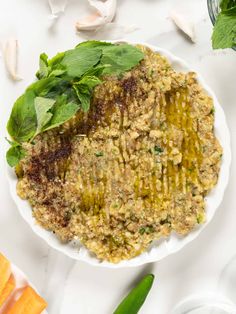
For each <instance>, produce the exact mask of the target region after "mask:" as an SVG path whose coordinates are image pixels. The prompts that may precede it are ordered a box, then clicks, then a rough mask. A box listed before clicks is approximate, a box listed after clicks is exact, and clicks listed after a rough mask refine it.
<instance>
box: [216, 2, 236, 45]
mask: <svg viewBox="0 0 236 314" xmlns="http://www.w3.org/2000/svg"><path fill="white" fill-rule="evenodd" d="M234 45H236V7H235V8H234V9H230V14H229V13H220V14H219V15H218V17H217V19H216V23H215V26H214V31H213V34H212V47H213V49H224V48H232V47H233V46H234Z"/></svg>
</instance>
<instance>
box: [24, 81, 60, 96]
mask: <svg viewBox="0 0 236 314" xmlns="http://www.w3.org/2000/svg"><path fill="white" fill-rule="evenodd" d="M60 82H61V79H60V78H57V77H47V78H43V79H41V80H39V81H36V82H34V83H33V84H31V85H30V86H29V87H28V88H27V89H26V91H27V92H28V91H33V92H34V94H35V95H36V96H42V97H44V96H46V95H47V94H48V93H49V91H50V90H51V89H52V88H55V87H57V86H58V84H60Z"/></svg>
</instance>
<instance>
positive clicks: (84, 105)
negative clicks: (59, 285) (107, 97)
mask: <svg viewBox="0 0 236 314" xmlns="http://www.w3.org/2000/svg"><path fill="white" fill-rule="evenodd" d="M73 87H74V90H75V92H76V95H77V97H78V99H79V101H80V103H81V109H82V110H83V111H84V112H87V111H88V110H89V108H90V100H91V97H92V95H91V93H90V92H89V89H88V88H87V89H85V86H83V87H82V88H81V86H79V85H74V86H73Z"/></svg>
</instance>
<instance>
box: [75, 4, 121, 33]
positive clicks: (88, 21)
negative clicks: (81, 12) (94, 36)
mask: <svg viewBox="0 0 236 314" xmlns="http://www.w3.org/2000/svg"><path fill="white" fill-rule="evenodd" d="M88 2H89V4H90V6H91V7H92V8H94V9H95V10H96V12H95V13H93V14H91V15H89V16H87V17H85V18H84V19H82V20H80V21H78V22H77V23H76V29H77V30H78V31H81V30H85V31H92V30H96V29H98V28H99V27H101V26H103V25H106V24H107V23H111V22H112V20H113V19H114V17H115V14H116V6H117V0H105V1H104V0H88Z"/></svg>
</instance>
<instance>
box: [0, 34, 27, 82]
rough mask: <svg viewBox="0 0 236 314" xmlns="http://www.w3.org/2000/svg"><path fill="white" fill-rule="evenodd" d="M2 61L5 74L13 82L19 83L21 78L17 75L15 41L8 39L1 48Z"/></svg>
mask: <svg viewBox="0 0 236 314" xmlns="http://www.w3.org/2000/svg"><path fill="white" fill-rule="evenodd" d="M3 54H4V61H5V65H6V69H7V72H8V73H9V76H10V77H11V79H12V80H13V81H19V80H21V79H22V78H21V77H20V76H19V75H18V74H17V61H18V41H17V40H16V39H8V40H7V41H6V43H5V47H4V48H3Z"/></svg>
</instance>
